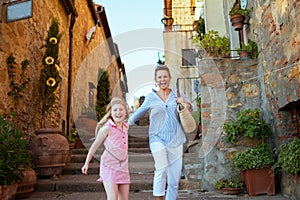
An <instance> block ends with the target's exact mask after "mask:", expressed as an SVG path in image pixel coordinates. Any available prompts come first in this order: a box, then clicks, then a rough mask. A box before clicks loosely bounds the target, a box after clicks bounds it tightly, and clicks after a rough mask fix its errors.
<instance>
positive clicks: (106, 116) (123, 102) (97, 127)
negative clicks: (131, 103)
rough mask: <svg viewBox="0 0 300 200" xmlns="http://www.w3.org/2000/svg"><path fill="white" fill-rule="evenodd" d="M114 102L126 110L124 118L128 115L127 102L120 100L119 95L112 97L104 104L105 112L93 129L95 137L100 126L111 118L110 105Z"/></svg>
mask: <svg viewBox="0 0 300 200" xmlns="http://www.w3.org/2000/svg"><path fill="white" fill-rule="evenodd" d="M116 104H121V105H123V106H124V107H125V110H126V119H127V118H128V116H129V108H128V104H127V103H126V102H125V101H124V100H122V99H121V98H119V97H113V98H112V99H111V101H110V103H109V104H108V105H107V106H106V114H105V115H104V116H103V117H102V119H101V120H100V121H99V122H98V123H97V126H96V129H95V137H97V134H98V131H99V130H100V129H101V128H102V126H103V125H104V124H105V123H106V122H108V120H109V119H112V117H111V107H112V106H113V105H116Z"/></svg>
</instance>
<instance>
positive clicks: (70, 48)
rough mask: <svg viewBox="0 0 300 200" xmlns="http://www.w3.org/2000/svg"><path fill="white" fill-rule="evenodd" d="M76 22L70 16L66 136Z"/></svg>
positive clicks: (67, 132) (68, 123) (69, 112)
mask: <svg viewBox="0 0 300 200" xmlns="http://www.w3.org/2000/svg"><path fill="white" fill-rule="evenodd" d="M75 22H76V16H75V15H73V14H72V15H71V20H70V28H69V35H70V41H69V45H70V46H69V72H68V102H67V116H66V117H67V130H66V135H67V136H69V135H70V116H71V103H72V80H73V79H72V75H73V73H72V72H73V65H72V59H73V28H74V24H75Z"/></svg>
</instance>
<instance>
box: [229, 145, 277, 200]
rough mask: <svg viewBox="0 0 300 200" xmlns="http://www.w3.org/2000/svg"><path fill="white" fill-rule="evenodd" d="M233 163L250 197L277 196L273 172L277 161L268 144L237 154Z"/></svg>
mask: <svg viewBox="0 0 300 200" xmlns="http://www.w3.org/2000/svg"><path fill="white" fill-rule="evenodd" d="M233 163H234V167H235V168H236V169H238V170H240V172H241V173H240V175H241V179H242V181H243V182H244V183H245V186H246V190H247V193H248V194H249V195H250V196H256V195H258V194H265V193H267V194H268V195H273V194H275V175H274V171H273V170H272V166H273V164H274V163H275V160H274V158H273V154H272V151H271V149H270V148H269V146H268V145H267V144H265V143H260V144H258V145H257V146H256V147H255V148H249V149H247V150H245V151H242V152H238V153H236V154H235V155H234V157H233Z"/></svg>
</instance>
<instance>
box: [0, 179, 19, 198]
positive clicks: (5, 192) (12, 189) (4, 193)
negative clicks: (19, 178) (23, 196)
mask: <svg viewBox="0 0 300 200" xmlns="http://www.w3.org/2000/svg"><path fill="white" fill-rule="evenodd" d="M17 189H18V184H17V183H15V184H11V185H5V186H1V185H0V197H1V198H0V199H1V200H14V199H15V196H16V193H17Z"/></svg>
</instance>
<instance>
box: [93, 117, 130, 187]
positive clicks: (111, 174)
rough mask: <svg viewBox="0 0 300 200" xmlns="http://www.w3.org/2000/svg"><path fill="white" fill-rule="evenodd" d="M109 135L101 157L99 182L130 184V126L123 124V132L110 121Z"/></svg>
mask: <svg viewBox="0 0 300 200" xmlns="http://www.w3.org/2000/svg"><path fill="white" fill-rule="evenodd" d="M105 126H109V134H108V136H107V137H106V139H105V140H104V143H103V144H104V147H105V151H104V152H103V154H102V156H101V163H100V178H99V179H98V181H101V182H102V181H106V182H112V183H116V184H124V183H130V177H129V168H128V125H127V124H126V123H123V124H122V127H123V130H120V129H119V128H118V127H117V125H116V124H115V123H114V122H113V121H112V120H109V121H108V122H107V123H106V124H105Z"/></svg>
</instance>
